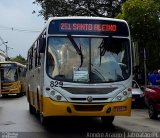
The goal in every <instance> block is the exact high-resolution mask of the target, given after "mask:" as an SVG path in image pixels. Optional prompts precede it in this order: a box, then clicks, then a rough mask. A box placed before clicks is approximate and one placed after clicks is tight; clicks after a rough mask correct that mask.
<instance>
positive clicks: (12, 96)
mask: <svg viewBox="0 0 160 138" xmlns="http://www.w3.org/2000/svg"><path fill="white" fill-rule="evenodd" d="M23 96H24V94H20V95H17V94H9V95H5V96H1V97H0V98H1V99H12V98H20V97H23Z"/></svg>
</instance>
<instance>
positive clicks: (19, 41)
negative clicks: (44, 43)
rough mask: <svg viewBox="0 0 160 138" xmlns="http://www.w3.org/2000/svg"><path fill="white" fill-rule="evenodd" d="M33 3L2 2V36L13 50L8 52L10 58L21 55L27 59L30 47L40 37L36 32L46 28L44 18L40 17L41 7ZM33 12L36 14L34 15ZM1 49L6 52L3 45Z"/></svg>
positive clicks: (25, 0) (24, 1) (0, 7)
mask: <svg viewBox="0 0 160 138" xmlns="http://www.w3.org/2000/svg"><path fill="white" fill-rule="evenodd" d="M33 1H34V0H0V36H1V37H2V38H3V40H4V41H5V42H6V41H8V43H7V45H8V47H11V48H13V49H10V48H9V50H8V56H9V57H16V56H17V55H19V54H21V55H22V56H23V57H25V58H26V57H27V51H28V49H29V47H30V46H31V45H32V43H33V42H34V40H35V39H36V38H37V36H38V35H39V32H34V31H42V29H43V27H44V20H43V17H42V16H38V11H39V10H40V9H41V7H40V6H37V5H36V4H32V2H33ZM33 10H35V11H36V13H35V14H32V11H33ZM23 30H28V31H27V32H25V31H23ZM32 31H33V32H32ZM0 44H1V41H0ZM0 49H1V50H3V51H5V46H4V45H1V46H0Z"/></svg>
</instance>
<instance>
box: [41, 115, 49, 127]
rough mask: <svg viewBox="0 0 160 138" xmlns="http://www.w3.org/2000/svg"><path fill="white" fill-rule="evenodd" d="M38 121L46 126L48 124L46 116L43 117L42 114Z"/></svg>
mask: <svg viewBox="0 0 160 138" xmlns="http://www.w3.org/2000/svg"><path fill="white" fill-rule="evenodd" d="M40 122H41V124H42V125H43V126H46V125H47V124H48V117H44V116H43V115H42V114H40Z"/></svg>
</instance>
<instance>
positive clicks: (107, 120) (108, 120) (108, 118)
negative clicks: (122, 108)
mask: <svg viewBox="0 0 160 138" xmlns="http://www.w3.org/2000/svg"><path fill="white" fill-rule="evenodd" d="M101 120H102V123H103V124H105V125H111V124H112V123H113V121H114V116H103V117H101Z"/></svg>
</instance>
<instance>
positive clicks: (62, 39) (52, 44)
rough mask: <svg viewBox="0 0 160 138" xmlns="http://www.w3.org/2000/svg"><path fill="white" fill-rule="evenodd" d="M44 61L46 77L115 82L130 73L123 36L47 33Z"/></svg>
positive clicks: (68, 80) (88, 81)
mask: <svg viewBox="0 0 160 138" xmlns="http://www.w3.org/2000/svg"><path fill="white" fill-rule="evenodd" d="M46 60H47V61H46V72H47V74H48V75H49V77H51V78H53V79H55V80H61V81H66V82H82V83H104V82H116V81H122V80H126V79H127V78H129V76H130V74H131V63H130V62H131V59H130V43H129V39H127V38H118V37H103V36H101V37H75V36H74V37H73V36H70V37H68V36H50V37H49V38H48V50H47V58H46Z"/></svg>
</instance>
